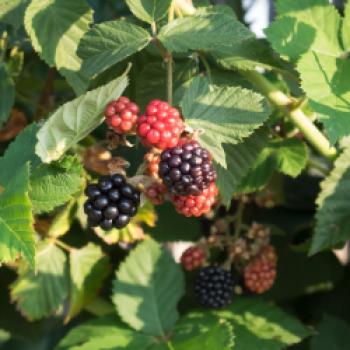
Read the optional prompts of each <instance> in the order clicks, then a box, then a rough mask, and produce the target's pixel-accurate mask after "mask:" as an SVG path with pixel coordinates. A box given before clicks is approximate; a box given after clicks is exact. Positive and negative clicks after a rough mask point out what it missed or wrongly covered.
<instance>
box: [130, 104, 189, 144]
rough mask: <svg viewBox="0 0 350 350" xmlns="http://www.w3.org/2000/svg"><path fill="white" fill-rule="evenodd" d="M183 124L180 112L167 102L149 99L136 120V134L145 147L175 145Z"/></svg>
mask: <svg viewBox="0 0 350 350" xmlns="http://www.w3.org/2000/svg"><path fill="white" fill-rule="evenodd" d="M183 129H184V124H183V121H182V119H181V116H180V112H179V111H178V110H177V109H176V108H173V107H171V106H170V105H169V104H168V103H167V102H163V101H160V100H153V101H151V102H150V103H149V104H148V106H147V107H146V112H145V114H143V115H142V116H141V117H139V118H138V121H137V134H138V135H139V137H140V138H141V141H142V143H143V144H144V145H145V146H146V147H156V148H159V149H166V148H169V147H174V146H176V145H177V143H178V141H179V138H180V135H181V133H182V131H183Z"/></svg>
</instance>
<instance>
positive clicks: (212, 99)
mask: <svg viewBox="0 0 350 350" xmlns="http://www.w3.org/2000/svg"><path fill="white" fill-rule="evenodd" d="M181 107H182V112H183V115H184V116H185V118H186V122H187V124H188V125H190V126H191V127H192V128H193V129H197V130H202V131H203V134H201V135H200V136H199V142H200V143H201V144H202V146H203V147H205V148H207V149H208V150H209V151H210V152H211V154H212V156H213V158H214V159H215V161H216V162H217V163H219V164H220V165H221V166H223V167H224V168H226V167H227V161H226V155H225V151H224V148H223V144H237V143H240V142H242V140H243V139H244V138H246V137H248V136H249V135H251V134H252V133H253V132H254V130H255V129H257V128H258V127H259V126H261V125H262V124H263V122H264V121H265V120H266V119H267V117H268V116H269V114H270V109H269V107H268V105H267V103H266V101H265V100H264V98H263V97H262V96H261V95H259V94H257V93H255V92H253V91H250V90H247V89H242V88H240V87H229V86H214V85H209V84H208V82H207V80H206V79H204V78H195V79H194V80H193V82H192V84H191V86H190V87H189V89H188V90H187V92H186V94H185V96H184V97H183V99H182V101H181Z"/></svg>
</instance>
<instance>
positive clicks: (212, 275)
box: [194, 266, 234, 308]
mask: <svg viewBox="0 0 350 350" xmlns="http://www.w3.org/2000/svg"><path fill="white" fill-rule="evenodd" d="M233 291H234V281H233V277H232V275H231V272H229V271H226V270H224V269H223V268H221V267H219V266H208V267H204V268H202V269H200V270H199V271H198V274H197V278H196V280H195V285H194V292H195V295H196V297H197V298H198V302H199V303H200V304H202V305H204V306H206V307H209V308H222V307H225V306H227V305H228V304H230V303H231V301H232V296H233Z"/></svg>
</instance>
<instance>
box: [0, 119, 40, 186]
mask: <svg viewBox="0 0 350 350" xmlns="http://www.w3.org/2000/svg"><path fill="white" fill-rule="evenodd" d="M37 131H38V126H37V125H36V124H35V123H33V124H31V125H29V126H27V127H26V128H25V129H24V130H23V131H22V132H21V133H20V134H19V135H18V136H17V137H16V139H15V140H14V141H13V142H12V143H11V144H10V146H9V147H8V148H7V149H6V152H5V154H4V156H3V157H2V158H0V169H1V171H0V185H1V186H3V187H6V186H7V184H8V183H9V181H11V179H12V178H13V174H14V173H16V172H17V171H19V170H20V169H21V168H22V167H23V164H25V163H27V162H30V163H31V166H32V167H35V166H37V165H38V164H39V163H40V159H39V158H38V156H37V155H36V154H35V144H36V141H37V140H36V133H37Z"/></svg>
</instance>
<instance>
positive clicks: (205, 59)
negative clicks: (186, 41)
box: [198, 52, 213, 83]
mask: <svg viewBox="0 0 350 350" xmlns="http://www.w3.org/2000/svg"><path fill="white" fill-rule="evenodd" d="M198 56H199V59H200V60H201V61H202V63H203V66H204V68H205V71H206V73H207V76H208V79H209V82H210V83H212V82H213V81H212V78H211V69H210V65H209V62H208V60H207V58H206V57H205V55H204V54H203V52H198Z"/></svg>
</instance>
